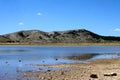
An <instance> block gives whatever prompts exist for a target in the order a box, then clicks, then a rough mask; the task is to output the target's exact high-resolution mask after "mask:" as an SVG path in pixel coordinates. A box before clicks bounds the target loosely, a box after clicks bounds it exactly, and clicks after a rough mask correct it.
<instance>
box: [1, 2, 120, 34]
mask: <svg viewBox="0 0 120 80" xmlns="http://www.w3.org/2000/svg"><path fill="white" fill-rule="evenodd" d="M31 29H37V30H42V31H46V32H50V31H63V30H72V29H87V30H90V31H93V32H95V33H98V34H100V35H106V36H111V35H113V36H120V0H0V34H6V33H11V32H16V31H21V30H31Z"/></svg>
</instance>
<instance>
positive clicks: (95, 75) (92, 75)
mask: <svg viewBox="0 0 120 80" xmlns="http://www.w3.org/2000/svg"><path fill="white" fill-rule="evenodd" d="M90 77H91V78H98V76H97V74H91V75H90Z"/></svg>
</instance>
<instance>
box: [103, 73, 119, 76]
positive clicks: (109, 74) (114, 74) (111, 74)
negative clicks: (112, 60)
mask: <svg viewBox="0 0 120 80" xmlns="http://www.w3.org/2000/svg"><path fill="white" fill-rule="evenodd" d="M104 76H117V73H108V74H104Z"/></svg>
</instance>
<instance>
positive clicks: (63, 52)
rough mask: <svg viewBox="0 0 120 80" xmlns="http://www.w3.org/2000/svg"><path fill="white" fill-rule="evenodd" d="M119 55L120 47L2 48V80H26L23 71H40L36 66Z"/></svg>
mask: <svg viewBox="0 0 120 80" xmlns="http://www.w3.org/2000/svg"><path fill="white" fill-rule="evenodd" d="M119 55H120V47H119V46H80V47H51V46H42V47H41V46H0V80H17V79H20V80H26V79H25V78H22V72H21V71H25V70H38V66H32V65H34V64H66V63H79V62H86V61H87V60H93V59H103V58H119ZM31 64H32V65H31ZM42 68H43V69H45V68H44V67H42ZM16 78H17V79H16Z"/></svg>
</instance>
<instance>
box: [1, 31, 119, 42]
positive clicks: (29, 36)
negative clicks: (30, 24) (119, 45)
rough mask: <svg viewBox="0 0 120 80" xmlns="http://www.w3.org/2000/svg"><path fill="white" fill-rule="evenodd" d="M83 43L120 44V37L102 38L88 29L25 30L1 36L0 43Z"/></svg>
mask: <svg viewBox="0 0 120 80" xmlns="http://www.w3.org/2000/svg"><path fill="white" fill-rule="evenodd" d="M23 42H24V43H28V42H30V43H83V42H91V43H94V42H97V43H99V42H120V37H115V36H102V35H99V34H96V33H93V32H91V31H89V30H86V29H78V30H66V31H52V32H44V31H40V30H23V31H18V32H14V33H9V34H5V35H0V43H23Z"/></svg>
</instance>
